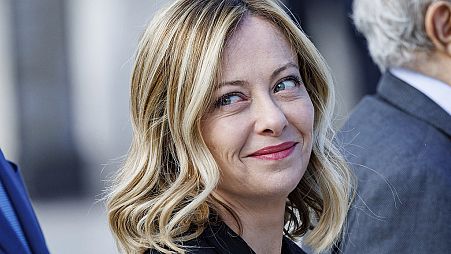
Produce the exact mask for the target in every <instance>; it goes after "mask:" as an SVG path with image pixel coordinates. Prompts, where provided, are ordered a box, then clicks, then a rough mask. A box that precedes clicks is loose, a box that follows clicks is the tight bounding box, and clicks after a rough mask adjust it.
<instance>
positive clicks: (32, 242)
mask: <svg viewBox="0 0 451 254" xmlns="http://www.w3.org/2000/svg"><path fill="white" fill-rule="evenodd" d="M0 180H1V181H2V183H3V186H4V188H5V191H6V193H7V195H8V196H9V199H10V200H11V205H12V206H13V207H14V209H15V211H16V215H17V219H18V220H19V222H20V224H21V225H22V229H23V232H24V234H25V238H26V240H27V242H28V244H29V247H30V250H31V253H33V254H41V253H49V251H48V249H47V246H46V244H45V239H44V236H43V234H42V231H41V228H40V227H39V223H38V220H37V218H36V215H35V213H34V211H33V207H32V206H31V203H30V200H29V197H28V194H27V191H26V189H25V186H24V184H23V181H22V177H21V176H20V174H19V170H18V168H17V166H16V165H14V164H13V163H11V162H9V161H7V160H6V159H5V157H4V156H3V153H2V151H1V150H0ZM4 253H7V254H12V253H14V254H16V253H18V254H22V253H24V254H31V253H30V252H29V251H28V250H27V249H26V247H25V246H23V244H22V243H21V241H20V240H19V238H18V237H17V235H16V233H15V231H14V230H13V228H12V227H11V225H10V223H9V222H8V221H7V220H6V218H5V216H4V215H3V213H1V212H0V254H4Z"/></svg>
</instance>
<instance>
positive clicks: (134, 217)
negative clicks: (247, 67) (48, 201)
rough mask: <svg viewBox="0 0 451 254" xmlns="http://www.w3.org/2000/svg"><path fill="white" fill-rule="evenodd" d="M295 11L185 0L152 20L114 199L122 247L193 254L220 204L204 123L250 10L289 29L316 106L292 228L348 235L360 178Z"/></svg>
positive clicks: (113, 223)
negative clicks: (336, 140) (193, 242)
mask: <svg viewBox="0 0 451 254" xmlns="http://www.w3.org/2000/svg"><path fill="white" fill-rule="evenodd" d="M288 13H289V12H286V10H285V9H284V6H283V5H282V4H281V3H280V2H276V1H271V0H196V1H192V0H178V1H175V2H174V3H173V4H171V5H170V6H169V7H167V8H165V9H163V10H162V11H161V12H159V13H158V14H157V15H156V16H155V18H154V19H153V20H152V21H151V23H150V24H149V26H148V27H147V29H146V31H145V33H144V35H143V37H142V39H141V41H140V43H139V47H138V51H137V57H136V62H135V66H134V70H133V74H132V79H131V118H132V128H133V140H132V143H131V147H130V150H129V153H128V156H127V159H126V161H125V163H124V165H123V167H122V168H121V169H120V171H119V172H118V174H117V176H116V178H115V180H114V183H113V185H112V186H111V189H110V190H109V194H108V196H107V199H108V201H107V203H108V204H107V206H108V217H109V223H110V227H111V230H112V231H113V234H114V236H115V238H116V240H117V243H118V246H119V248H120V249H121V250H122V251H124V252H126V253H143V252H145V251H146V250H147V249H156V250H158V251H161V252H163V253H174V252H177V253H184V252H185V250H184V248H183V245H182V243H183V242H184V241H187V240H190V239H194V238H196V237H198V236H199V235H200V234H201V233H202V232H203V230H204V228H205V226H206V224H207V223H208V220H209V216H210V215H211V214H212V213H213V214H216V212H217V211H218V210H217V207H218V205H221V203H220V202H219V201H218V200H217V199H215V197H214V195H213V191H214V190H215V188H216V187H217V184H218V181H219V178H220V169H219V167H218V165H217V163H216V162H215V160H214V159H213V156H212V154H211V153H210V151H209V149H208V147H207V146H206V145H205V142H204V140H203V138H202V133H201V129H200V122H201V119H202V117H203V116H204V115H205V113H206V112H207V111H208V110H209V108H210V107H211V104H212V98H211V97H212V94H213V92H214V90H215V89H216V86H217V84H218V83H219V82H218V81H219V75H220V71H221V66H220V63H221V57H222V54H223V51H224V47H225V45H226V43H227V40H228V39H229V38H230V37H231V35H232V34H233V32H234V31H235V30H236V29H237V27H238V26H239V25H240V20H242V19H243V17H244V16H246V15H254V16H259V17H262V18H265V19H266V20H268V21H269V22H271V23H272V24H274V25H275V26H276V27H278V28H279V29H280V31H281V32H282V33H283V34H284V35H285V36H286V38H287V39H288V41H289V42H290V44H291V46H292V47H293V50H294V52H296V53H297V55H298V59H299V66H300V67H301V69H300V73H301V76H302V80H303V81H304V82H305V85H306V87H307V90H308V92H309V95H310V97H311V100H312V102H313V105H314V108H315V121H314V144H313V150H312V154H311V157H310V162H309V164H308V167H307V170H306V172H305V174H304V176H303V178H302V180H301V181H300V182H299V184H298V186H297V188H296V189H295V190H294V191H293V192H292V193H290V194H289V196H288V199H287V203H286V214H285V222H286V226H285V230H284V231H285V234H286V235H287V236H289V237H291V238H294V237H298V236H303V235H305V238H304V242H305V244H308V245H309V246H311V247H312V248H313V249H314V250H315V251H317V252H320V251H323V250H326V249H328V248H329V247H331V245H332V244H333V243H334V242H335V241H336V240H337V239H338V238H339V236H340V232H341V230H342V228H343V225H344V221H345V218H346V213H347V210H348V208H349V204H350V199H351V193H352V190H353V187H352V186H353V180H352V175H351V173H350V171H349V169H348V167H347V166H346V163H345V162H344V160H343V158H342V156H341V155H340V153H339V151H338V150H337V148H336V147H335V146H334V144H333V142H332V139H333V137H334V132H333V130H332V127H331V119H332V112H333V105H334V92H333V85H332V78H331V76H330V74H329V71H328V68H327V65H326V64H325V62H324V60H323V58H322V57H321V55H320V54H319V53H318V51H317V50H316V48H315V47H314V46H313V44H312V43H311V42H310V41H309V40H308V38H307V37H306V36H305V35H304V33H303V32H302V31H301V29H300V27H299V25H298V24H297V22H294V21H293V20H292V19H291V17H290V15H289V14H288ZM226 209H227V207H226ZM230 212H231V213H233V211H230ZM236 219H237V220H238V223H239V219H238V218H236Z"/></svg>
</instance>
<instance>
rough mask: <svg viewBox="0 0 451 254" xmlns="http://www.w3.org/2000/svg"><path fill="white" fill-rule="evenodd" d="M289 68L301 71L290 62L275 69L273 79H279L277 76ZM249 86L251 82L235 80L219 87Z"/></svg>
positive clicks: (222, 83) (223, 83)
mask: <svg viewBox="0 0 451 254" xmlns="http://www.w3.org/2000/svg"><path fill="white" fill-rule="evenodd" d="M289 68H296V69H297V70H299V66H298V65H297V64H295V63H294V62H288V63H286V64H284V65H282V66H281V67H279V68H277V69H275V70H274V71H273V72H272V74H271V79H275V78H276V77H277V75H279V74H280V73H281V72H282V71H284V70H286V69H289ZM226 85H228V86H248V85H249V82H247V81H245V80H233V81H225V82H221V83H219V86H218V87H222V86H226Z"/></svg>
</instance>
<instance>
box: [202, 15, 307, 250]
mask: <svg viewBox="0 0 451 254" xmlns="http://www.w3.org/2000/svg"><path fill="white" fill-rule="evenodd" d="M221 66H222V69H221V74H222V75H221V77H222V80H221V84H220V87H219V88H218V89H217V91H216V92H215V94H214V97H215V98H216V101H217V102H216V103H215V105H213V106H212V110H211V111H210V112H209V113H208V114H207V115H206V116H205V117H204V118H203V121H202V126H201V127H202V131H203V138H204V140H205V142H206V144H207V146H208V147H209V149H210V151H211V152H212V154H213V156H214V158H215V160H216V161H217V163H218V165H219V167H220V169H221V181H220V183H219V186H218V188H217V190H216V191H215V193H214V195H216V196H217V197H218V198H220V199H221V200H222V201H224V202H225V203H227V204H228V205H229V206H230V207H231V208H232V209H233V210H234V211H235V212H236V213H237V214H238V216H239V218H240V220H241V222H242V226H243V227H242V229H243V233H242V237H243V239H244V240H245V241H246V242H247V243H248V245H249V246H250V247H251V248H252V249H253V250H254V251H255V252H256V253H259V254H260V253H280V252H281V245H282V235H283V232H282V229H283V216H284V209H285V202H286V199H287V196H288V194H289V193H290V192H291V191H292V190H294V189H295V187H296V185H297V184H298V183H299V181H300V180H301V178H302V176H303V174H304V172H305V170H306V168H307V164H308V162H309V159H310V154H311V150H312V135H313V119H314V109H313V105H312V102H311V100H310V97H309V95H308V93H307V91H306V89H305V87H304V85H303V83H302V80H301V77H300V73H299V67H298V59H297V56H296V54H295V53H294V52H293V51H292V50H291V47H290V44H289V42H288V41H287V40H286V38H285V37H284V36H283V35H282V33H281V32H280V31H279V30H278V29H277V28H276V27H275V26H273V25H272V24H271V23H269V22H268V21H266V20H264V19H262V18H260V17H254V16H247V17H245V18H244V19H243V20H242V23H241V24H240V26H239V28H238V30H237V31H236V32H235V33H234V35H233V36H232V37H231V38H230V39H229V41H228V43H227V46H226V48H225V51H224V57H223V61H222V65H221ZM284 142H296V145H295V146H294V149H293V150H292V153H291V154H289V155H288V156H287V157H284V158H279V159H277V160H268V159H262V158H258V157H256V156H251V155H252V154H253V153H255V152H256V151H258V150H260V149H262V148H264V147H268V146H275V145H279V144H281V143H284ZM219 213H220V216H221V217H222V219H223V220H224V222H225V223H226V224H227V225H228V226H229V227H230V228H232V229H233V230H234V231H235V232H237V233H238V228H237V226H236V223H234V220H233V219H232V218H231V216H230V214H228V213H227V212H225V211H219Z"/></svg>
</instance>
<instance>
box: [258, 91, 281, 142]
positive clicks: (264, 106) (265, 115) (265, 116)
mask: <svg viewBox="0 0 451 254" xmlns="http://www.w3.org/2000/svg"><path fill="white" fill-rule="evenodd" d="M254 106H255V108H254V112H253V113H254V114H255V123H254V124H255V131H256V132H257V133H258V134H261V135H268V136H275V137H277V136H280V135H281V134H282V131H283V129H285V126H287V124H288V120H287V118H286V116H285V113H284V112H283V110H282V109H281V108H280V106H279V105H277V104H276V103H275V102H274V101H273V100H272V99H270V98H266V99H264V100H261V101H260V102H259V103H256V104H254Z"/></svg>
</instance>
